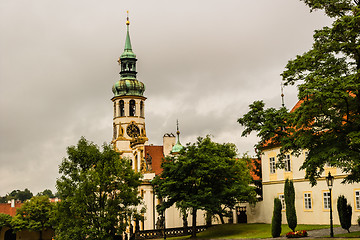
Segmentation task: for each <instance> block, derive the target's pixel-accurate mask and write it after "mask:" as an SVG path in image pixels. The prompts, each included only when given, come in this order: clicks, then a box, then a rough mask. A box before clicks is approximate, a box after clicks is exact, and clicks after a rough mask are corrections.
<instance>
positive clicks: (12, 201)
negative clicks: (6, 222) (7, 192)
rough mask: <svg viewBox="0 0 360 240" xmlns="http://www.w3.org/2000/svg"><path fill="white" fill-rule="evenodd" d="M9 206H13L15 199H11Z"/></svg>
mask: <svg viewBox="0 0 360 240" xmlns="http://www.w3.org/2000/svg"><path fill="white" fill-rule="evenodd" d="M11 207H12V208H14V207H15V199H11Z"/></svg>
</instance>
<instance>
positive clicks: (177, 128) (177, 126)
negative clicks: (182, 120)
mask: <svg viewBox="0 0 360 240" xmlns="http://www.w3.org/2000/svg"><path fill="white" fill-rule="evenodd" d="M176 130H177V131H176V134H177V135H179V134H180V131H179V119H176Z"/></svg>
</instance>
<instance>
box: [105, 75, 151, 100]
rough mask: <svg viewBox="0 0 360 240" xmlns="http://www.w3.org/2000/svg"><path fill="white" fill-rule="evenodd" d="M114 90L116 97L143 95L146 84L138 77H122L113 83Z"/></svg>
mask: <svg viewBox="0 0 360 240" xmlns="http://www.w3.org/2000/svg"><path fill="white" fill-rule="evenodd" d="M112 91H113V93H114V97H118V96H124V95H131V96H143V94H144V91H145V85H144V83H142V82H140V81H138V80H136V79H120V80H119V81H117V82H116V83H115V84H114V85H113V88H112Z"/></svg>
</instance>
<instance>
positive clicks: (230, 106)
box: [0, 0, 330, 196]
mask: <svg viewBox="0 0 360 240" xmlns="http://www.w3.org/2000/svg"><path fill="white" fill-rule="evenodd" d="M127 10H129V11H130V22H131V25H130V34H131V41H132V46H133V51H134V52H135V54H136V55H137V58H138V62H137V70H138V79H139V80H140V81H142V82H143V83H144V84H145V85H146V91H145V96H146V97H147V98H148V99H147V100H146V109H145V111H146V112H145V114H146V128H147V133H148V137H149V143H151V144H155V145H160V144H162V136H163V134H164V133H167V132H174V133H175V131H176V119H179V122H180V130H181V142H182V143H183V144H185V143H187V142H194V141H195V140H196V137H197V136H205V135H207V134H211V135H213V139H214V140H215V141H218V142H233V143H235V144H236V145H237V147H238V150H239V153H240V154H241V153H244V152H247V151H248V152H249V153H250V154H252V153H253V145H254V144H255V142H256V137H255V136H250V137H248V138H242V137H240V134H241V131H242V128H241V126H240V125H239V124H238V123H237V119H238V118H239V117H241V116H242V115H243V114H244V113H246V112H247V111H248V105H249V104H250V103H252V102H253V101H254V100H260V99H263V100H264V101H265V102H266V104H267V106H274V107H279V106H280V105H281V98H280V83H281V77H280V74H281V72H282V71H283V70H284V67H285V65H286V63H287V61H288V60H289V59H291V58H294V57H295V56H296V55H297V54H302V53H303V52H305V51H307V50H308V49H309V48H310V47H311V44H312V35H313V31H314V30H315V29H319V28H321V27H323V26H325V25H328V24H329V23H330V19H328V18H327V17H326V16H325V15H324V14H323V13H322V12H314V13H310V11H309V9H308V8H307V7H306V6H305V4H304V3H303V2H300V1H299V0H222V1H213V0H182V1H169V0H151V1H150V0H138V1H120V0H116V1H115V0H105V1H99V0H76V1H74V0H52V1H49V0H32V1H29V0H1V1H0V34H1V35H0V36H1V37H0V84H1V85H0V111H1V113H0V165H1V168H0V195H1V196H2V195H5V194H6V193H8V192H10V191H11V190H13V189H21V190H23V189H24V188H29V189H30V190H31V191H32V192H33V193H34V194H36V193H37V192H39V191H42V190H44V189H46V188H49V189H51V190H55V181H56V178H57V177H58V176H59V175H58V165H59V164H60V163H61V161H62V159H63V158H64V157H65V156H66V147H67V146H69V145H75V144H76V143H77V141H78V140H79V138H80V137H81V136H85V137H86V138H87V139H88V140H91V141H93V142H95V143H96V144H98V145H101V144H102V143H103V142H109V141H111V137H112V117H113V116H112V114H113V105H112V102H111V100H110V99H111V98H112V96H113V95H112V91H111V88H112V85H113V84H114V83H115V82H116V81H117V80H118V79H119V74H118V73H119V70H120V69H119V66H118V65H117V62H116V60H117V59H118V57H119V56H120V54H121V53H122V51H123V47H124V41H125V33H126V32H125V31H126V26H125V21H126V11H127ZM295 102H296V88H286V89H285V103H286V105H287V107H288V108H291V107H292V106H293V105H294V104H295Z"/></svg>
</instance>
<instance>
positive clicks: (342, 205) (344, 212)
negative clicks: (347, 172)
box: [337, 195, 352, 232]
mask: <svg viewBox="0 0 360 240" xmlns="http://www.w3.org/2000/svg"><path fill="white" fill-rule="evenodd" d="M337 210H338V213H339V219H340V223H341V227H342V228H343V229H345V230H347V231H348V232H350V227H351V216H352V207H351V205H350V204H348V203H347V199H346V198H345V196H344V195H340V196H339V197H338V200H337Z"/></svg>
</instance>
